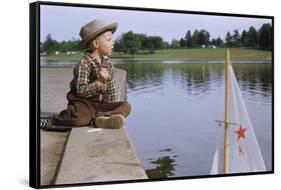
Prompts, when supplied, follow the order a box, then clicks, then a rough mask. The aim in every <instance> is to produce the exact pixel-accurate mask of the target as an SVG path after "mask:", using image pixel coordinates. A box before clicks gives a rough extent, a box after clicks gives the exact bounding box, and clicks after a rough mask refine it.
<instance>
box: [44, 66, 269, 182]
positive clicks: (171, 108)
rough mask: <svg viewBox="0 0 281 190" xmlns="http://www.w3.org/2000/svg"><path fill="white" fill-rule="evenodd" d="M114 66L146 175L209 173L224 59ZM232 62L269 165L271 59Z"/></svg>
mask: <svg viewBox="0 0 281 190" xmlns="http://www.w3.org/2000/svg"><path fill="white" fill-rule="evenodd" d="M116 63H118V62H116ZM47 64H48V63H47ZM51 64H52V65H53V64H57V65H65V64H75V63H69V62H67V63H65V62H56V63H51ZM115 67H117V68H121V69H124V70H126V71H127V74H128V77H127V79H128V94H127V95H128V101H129V102H130V103H131V105H132V112H131V114H130V116H129V117H128V119H127V124H126V127H127V129H128V132H129V134H130V137H131V139H132V141H133V143H134V145H135V149H136V151H137V153H138V156H139V158H140V160H141V162H142V164H143V167H144V168H145V170H146V172H147V174H148V175H149V177H151V178H163V177H178V176H197V175H209V174H210V170H211V166H212V161H213V156H214V152H215V143H216V123H215V122H214V120H215V119H217V116H218V114H219V111H220V109H222V108H221V107H220V106H219V104H220V102H221V101H220V99H223V98H224V97H223V93H224V92H223V90H224V89H223V85H224V82H223V73H224V70H223V64H215V63H212V64H204V63H202V64H200V63H197V64H190V63H184V62H178V61H177V62H173V61H169V62H162V63H161V62H158V63H157V62H156V61H153V62H151V63H147V62H146V63H141V62H128V61H126V62H125V63H124V64H115ZM233 67H234V70H235V73H236V76H237V79H238V83H239V86H240V89H241V91H242V95H243V98H244V101H245V103H246V106H247V108H248V112H249V115H250V119H251V121H252V124H253V127H254V130H255V133H256V136H257V139H258V143H259V145H260V148H261V151H262V155H263V158H264V160H265V164H266V167H267V169H268V170H271V167H272V165H271V160H272V157H271V156H272V152H271V151H272V147H271V143H272V130H271V129H272V67H271V64H262V63H256V64H255V63H251V64H248V63H247V64H246V63H243V64H242V63H241V64H234V65H233Z"/></svg>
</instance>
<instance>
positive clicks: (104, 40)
mask: <svg viewBox="0 0 281 190" xmlns="http://www.w3.org/2000/svg"><path fill="white" fill-rule="evenodd" d="M96 40H97V44H96V45H97V46H96V48H97V50H98V51H99V53H100V55H106V56H109V55H111V53H112V50H113V46H114V43H113V41H112V32H111V31H107V32H105V33H103V34H101V35H100V36H98V37H97V38H96Z"/></svg>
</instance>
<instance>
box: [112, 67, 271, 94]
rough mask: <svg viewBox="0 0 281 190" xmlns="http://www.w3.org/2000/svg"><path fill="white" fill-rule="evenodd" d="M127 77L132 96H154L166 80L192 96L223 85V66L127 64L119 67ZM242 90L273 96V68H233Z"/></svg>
mask: <svg viewBox="0 0 281 190" xmlns="http://www.w3.org/2000/svg"><path fill="white" fill-rule="evenodd" d="M116 67H118V68H122V69H125V70H126V71H127V73H128V86H129V91H130V92H135V93H137V92H142V90H145V92H151V91H153V90H155V89H161V88H163V86H164V85H165V84H167V80H168V79H167V77H169V75H172V79H173V81H175V83H179V84H180V85H181V87H182V88H184V89H186V91H187V93H189V94H194V95H198V94H206V93H209V92H210V86H211V84H212V85H216V86H221V85H222V83H223V73H224V65H223V64H161V63H145V64H140V63H136V64H134V63H124V64H118V65H116ZM233 68H234V71H235V74H236V76H237V80H238V83H239V85H240V88H241V90H242V91H244V92H248V93H249V94H250V95H252V96H254V95H256V94H257V93H258V94H261V95H262V96H265V97H270V96H271V89H272V68H271V64H261V63H259V64H252V63H251V64H242V63H241V64H233Z"/></svg>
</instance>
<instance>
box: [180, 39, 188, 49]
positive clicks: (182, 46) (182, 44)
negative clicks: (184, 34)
mask: <svg viewBox="0 0 281 190" xmlns="http://www.w3.org/2000/svg"><path fill="white" fill-rule="evenodd" d="M179 43H180V47H181V48H184V47H186V41H185V39H183V38H181V39H180V41H179Z"/></svg>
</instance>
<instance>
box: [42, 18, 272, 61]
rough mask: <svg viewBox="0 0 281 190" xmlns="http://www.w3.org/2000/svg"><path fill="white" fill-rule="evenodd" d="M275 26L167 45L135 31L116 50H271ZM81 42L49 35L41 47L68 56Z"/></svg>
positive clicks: (201, 34)
mask: <svg viewBox="0 0 281 190" xmlns="http://www.w3.org/2000/svg"><path fill="white" fill-rule="evenodd" d="M271 35H272V26H271V24H263V25H262V26H261V27H260V28H259V29H258V30H256V29H255V28H254V27H250V28H249V29H248V30H243V31H242V33H239V31H238V30H237V29H236V30H234V31H233V32H230V31H228V32H227V33H226V36H225V39H221V38H220V37H218V38H213V39H210V33H209V32H208V31H207V30H205V29H201V30H198V29H196V30H194V31H193V32H191V31H190V30H188V31H187V32H186V34H185V36H183V37H182V38H180V39H179V40H177V39H173V40H172V41H171V43H169V42H166V41H164V40H163V38H162V37H160V36H148V35H146V34H138V33H134V32H133V31H129V32H126V33H123V34H122V35H121V36H119V37H118V38H117V39H116V41H115V45H114V51H116V52H118V53H119V54H120V55H121V53H124V54H130V55H132V56H134V54H136V53H138V52H139V51H142V52H145V51H147V53H154V52H155V50H159V49H180V48H181V49H183V48H209V47H211V48H221V47H246V48H254V49H262V50H271V46H272V36H271ZM78 43H79V40H78V39H72V40H69V41H62V42H58V41H56V40H53V39H52V37H51V34H48V35H47V37H46V40H45V41H44V42H43V43H41V44H40V52H41V53H43V52H44V53H46V54H47V55H50V54H54V53H55V52H60V53H67V52H78V51H80V50H79V49H78V47H77V45H78Z"/></svg>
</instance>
